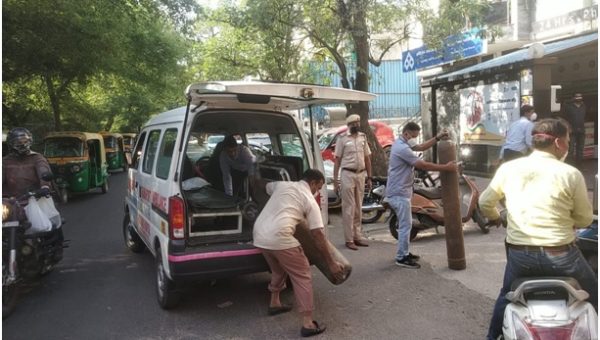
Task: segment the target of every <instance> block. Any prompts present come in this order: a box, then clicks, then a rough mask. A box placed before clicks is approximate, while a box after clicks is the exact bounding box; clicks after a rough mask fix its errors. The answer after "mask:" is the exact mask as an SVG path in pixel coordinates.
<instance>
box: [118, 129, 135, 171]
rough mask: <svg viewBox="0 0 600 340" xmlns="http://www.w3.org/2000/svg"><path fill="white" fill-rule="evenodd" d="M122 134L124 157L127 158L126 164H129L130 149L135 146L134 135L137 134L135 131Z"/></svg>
mask: <svg viewBox="0 0 600 340" xmlns="http://www.w3.org/2000/svg"><path fill="white" fill-rule="evenodd" d="M121 135H122V136H123V149H124V150H125V159H126V160H127V164H128V165H131V152H132V151H131V150H133V147H134V146H135V137H136V136H137V135H136V134H135V133H122V134H121Z"/></svg>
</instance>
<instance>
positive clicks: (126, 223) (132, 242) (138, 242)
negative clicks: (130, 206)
mask: <svg viewBox="0 0 600 340" xmlns="http://www.w3.org/2000/svg"><path fill="white" fill-rule="evenodd" d="M123 238H124V239H125V246H127V248H128V249H129V250H131V251H132V252H134V253H137V254H139V253H141V252H143V251H144V249H146V245H145V244H144V241H142V239H141V238H140V236H139V235H138V233H137V232H136V231H135V228H134V227H133V225H131V218H130V217H129V213H126V214H125V217H124V218H123Z"/></svg>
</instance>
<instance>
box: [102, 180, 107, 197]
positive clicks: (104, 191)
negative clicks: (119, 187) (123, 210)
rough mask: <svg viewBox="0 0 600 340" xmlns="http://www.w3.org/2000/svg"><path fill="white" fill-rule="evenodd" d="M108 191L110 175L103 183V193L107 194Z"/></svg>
mask: <svg viewBox="0 0 600 340" xmlns="http://www.w3.org/2000/svg"><path fill="white" fill-rule="evenodd" d="M107 192H108V177H106V178H105V179H104V183H102V193H103V194H106V193H107Z"/></svg>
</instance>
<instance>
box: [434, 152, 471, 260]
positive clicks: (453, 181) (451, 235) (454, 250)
mask: <svg viewBox="0 0 600 340" xmlns="http://www.w3.org/2000/svg"><path fill="white" fill-rule="evenodd" d="M438 159H439V163H440V164H446V163H448V162H450V161H456V145H455V144H454V143H452V142H450V141H441V142H439V143H438ZM440 179H441V181H442V204H443V207H444V227H445V228H446V253H447V255H448V268H450V269H454V270H462V269H465V268H466V267H467V262H466V260H465V243H464V239H463V232H462V218H461V214H460V201H459V195H458V173H456V172H444V171H442V172H440Z"/></svg>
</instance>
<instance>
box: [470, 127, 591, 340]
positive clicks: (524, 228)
mask: <svg viewBox="0 0 600 340" xmlns="http://www.w3.org/2000/svg"><path fill="white" fill-rule="evenodd" d="M532 145H533V149H534V151H533V153H531V155H529V156H527V157H523V158H519V159H516V160H513V161H510V162H507V163H504V164H503V165H502V166H501V167H500V168H499V169H498V171H497V172H496V175H495V176H494V178H493V179H492V181H491V182H490V185H489V186H488V188H487V189H486V190H485V191H484V192H483V193H482V194H481V197H480V198H479V206H480V208H481V212H482V213H483V215H484V216H486V217H488V218H489V219H490V220H492V221H494V222H498V221H499V218H500V215H499V213H498V211H497V209H496V205H497V203H498V202H499V201H500V200H501V199H502V198H506V209H507V211H508V215H507V217H508V226H507V230H506V243H507V248H508V259H507V263H506V269H505V271H504V281H503V285H502V289H501V290H500V294H499V296H498V299H497V300H496V305H495V306H494V313H493V316H492V320H491V323H490V328H489V331H488V335H487V338H488V339H497V338H498V336H499V335H501V334H502V320H503V317H504V309H505V308H506V305H507V304H508V300H506V298H505V297H504V296H505V295H506V293H507V292H508V291H510V287H511V284H512V283H513V281H514V280H516V279H518V278H521V277H531V276H569V277H573V278H575V279H576V280H577V281H579V284H580V285H581V286H582V288H583V289H584V290H586V291H587V292H588V293H589V294H590V298H589V301H590V302H591V303H592V304H593V305H594V307H596V306H597V304H598V280H597V279H596V276H595V274H594V271H593V270H592V268H591V267H590V266H589V264H588V263H587V261H586V260H585V259H584V258H583V255H581V252H580V251H579V249H577V247H576V246H575V245H574V241H575V238H576V234H575V228H584V227H588V226H589V225H590V224H591V223H592V219H593V216H592V206H591V204H590V202H589V200H588V197H587V189H586V186H585V181H584V178H583V175H582V174H581V172H580V171H579V170H577V169H576V168H574V167H572V166H570V165H568V164H566V163H564V159H565V158H566V156H567V154H568V150H569V127H568V126H567V124H566V123H565V122H564V121H562V120H558V119H543V120H540V121H539V122H536V123H535V125H534V127H533V131H532Z"/></svg>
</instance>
